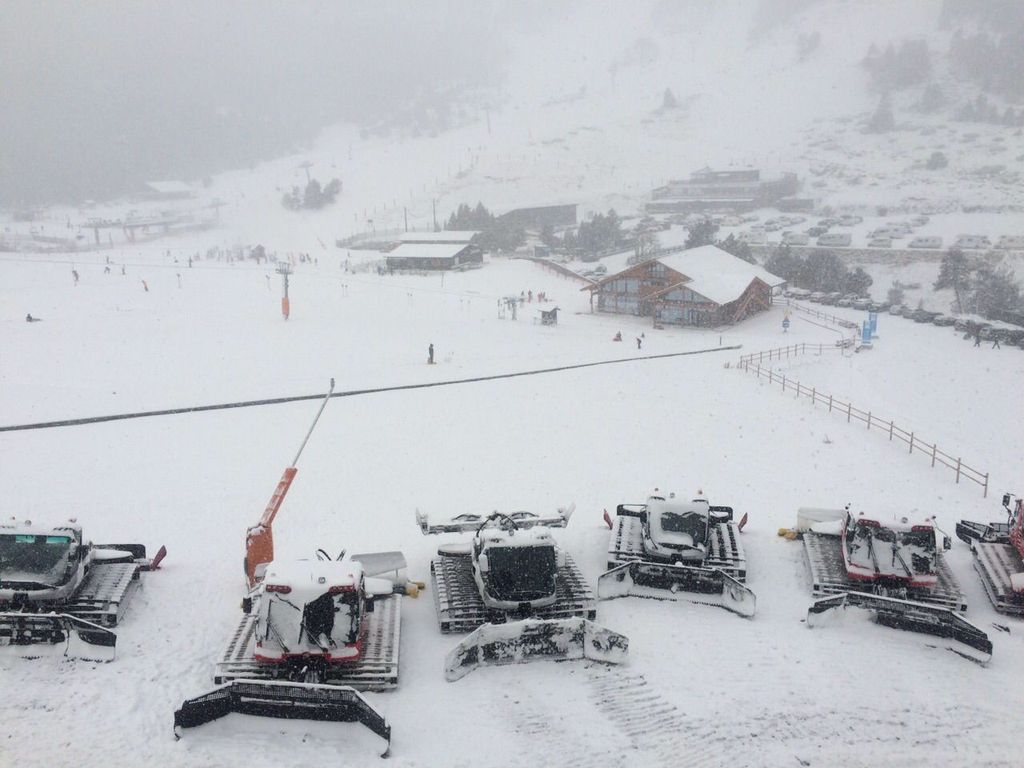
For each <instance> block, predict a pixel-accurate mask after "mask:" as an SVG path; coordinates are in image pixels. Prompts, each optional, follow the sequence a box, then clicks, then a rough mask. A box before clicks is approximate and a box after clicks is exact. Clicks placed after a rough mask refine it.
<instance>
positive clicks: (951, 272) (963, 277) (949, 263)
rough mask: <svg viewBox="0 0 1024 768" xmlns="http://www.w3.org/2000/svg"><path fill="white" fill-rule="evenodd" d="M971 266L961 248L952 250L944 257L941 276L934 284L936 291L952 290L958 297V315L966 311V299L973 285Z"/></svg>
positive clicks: (956, 304) (956, 307)
mask: <svg viewBox="0 0 1024 768" xmlns="http://www.w3.org/2000/svg"><path fill="white" fill-rule="evenodd" d="M971 271H972V270H971V264H970V262H969V261H968V260H967V256H966V255H965V254H964V252H963V251H961V250H960V249H959V248H950V249H949V250H948V251H946V253H945V255H944V256H943V257H942V265H941V266H940V267H939V276H938V278H936V280H935V282H934V283H933V284H932V288H934V289H935V290H937V291H938V290H941V289H943V288H952V289H953V295H954V296H956V303H955V305H954V306H955V309H954V310H953V311H954V312H956V313H957V314H961V313H962V312H963V311H964V301H963V300H964V298H965V297H966V295H967V290H968V288H969V287H970V285H971Z"/></svg>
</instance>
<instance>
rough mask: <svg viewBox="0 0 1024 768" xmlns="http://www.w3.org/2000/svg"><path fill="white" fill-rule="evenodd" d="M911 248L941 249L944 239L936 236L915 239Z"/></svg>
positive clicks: (911, 243) (911, 242)
mask: <svg viewBox="0 0 1024 768" xmlns="http://www.w3.org/2000/svg"><path fill="white" fill-rule="evenodd" d="M908 247H909V248H941V247H942V238H941V237H936V236H932V235H929V236H926V237H915V238H914V239H913V240H911V241H910V245H909V246H908Z"/></svg>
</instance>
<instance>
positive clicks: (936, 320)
mask: <svg viewBox="0 0 1024 768" xmlns="http://www.w3.org/2000/svg"><path fill="white" fill-rule="evenodd" d="M783 295H784V296H786V297H787V298H791V299H797V300H799V301H813V302H815V303H817V304H824V305H826V306H836V307H849V308H851V309H862V310H866V311H868V312H888V313H889V314H890V315H895V316H896V317H905V318H907V319H908V320H913V321H914V322H915V323H931V324H932V325H937V326H940V327H949V326H952V327H953V328H954V329H955V330H956V331H958V332H959V333H963V334H964V338H972V337H973V336H974V335H975V333H976V332H977V334H978V335H979V336H980V337H981V339H982V340H983V341H994V340H996V339H999V343H1000V344H1008V345H1010V346H1017V347H1020V348H1021V349H1024V328H1009V327H1006V326H1005V325H1001V326H995V325H993V324H992V323H986V322H984V321H978V320H968V319H966V318H959V317H954V316H953V315H946V314H943V313H942V312H933V311H931V310H928V309H923V308H914V307H908V306H904V305H902V304H889V302H887V301H872V300H871V299H869V298H867V297H865V296H857V295H855V294H845V295H844V294H842V293H840V292H838V291H834V292H832V293H824V292H822V291H816V292H813V293H812V292H811V291H807V290H804V289H802V288H789V289H787V290H786V291H785V292H784V293H783Z"/></svg>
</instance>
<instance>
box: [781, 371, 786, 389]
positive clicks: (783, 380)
mask: <svg viewBox="0 0 1024 768" xmlns="http://www.w3.org/2000/svg"><path fill="white" fill-rule="evenodd" d="M782 391H783V392H785V391H786V374H782Z"/></svg>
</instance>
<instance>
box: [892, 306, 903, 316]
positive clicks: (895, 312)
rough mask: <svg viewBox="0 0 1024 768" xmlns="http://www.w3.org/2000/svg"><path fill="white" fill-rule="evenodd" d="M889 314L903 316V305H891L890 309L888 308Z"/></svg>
mask: <svg viewBox="0 0 1024 768" xmlns="http://www.w3.org/2000/svg"><path fill="white" fill-rule="evenodd" d="M889 314H890V315H902V314H903V305H902V304H893V305H892V306H891V307H889Z"/></svg>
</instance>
